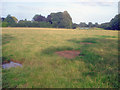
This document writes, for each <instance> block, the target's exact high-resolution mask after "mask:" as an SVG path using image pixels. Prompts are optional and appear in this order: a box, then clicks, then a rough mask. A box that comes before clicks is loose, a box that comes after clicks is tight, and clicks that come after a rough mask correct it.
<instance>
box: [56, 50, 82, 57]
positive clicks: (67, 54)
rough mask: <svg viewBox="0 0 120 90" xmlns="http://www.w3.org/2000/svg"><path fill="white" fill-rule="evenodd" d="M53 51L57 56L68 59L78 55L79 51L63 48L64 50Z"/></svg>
mask: <svg viewBox="0 0 120 90" xmlns="http://www.w3.org/2000/svg"><path fill="white" fill-rule="evenodd" d="M55 53H56V54H58V55H59V56H62V57H65V58H68V59H73V58H75V57H77V56H79V54H80V51H76V50H65V51H57V52H55Z"/></svg>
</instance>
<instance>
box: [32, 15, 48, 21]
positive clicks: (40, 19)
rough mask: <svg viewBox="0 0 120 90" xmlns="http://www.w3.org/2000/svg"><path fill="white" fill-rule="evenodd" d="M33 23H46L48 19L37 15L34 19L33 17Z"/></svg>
mask: <svg viewBox="0 0 120 90" xmlns="http://www.w3.org/2000/svg"><path fill="white" fill-rule="evenodd" d="M33 21H37V22H43V21H44V22H45V21H46V18H45V17H44V16H42V15H38V14H37V15H35V16H34V17H33Z"/></svg>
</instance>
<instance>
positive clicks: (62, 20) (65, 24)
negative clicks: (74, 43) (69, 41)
mask: <svg viewBox="0 0 120 90" xmlns="http://www.w3.org/2000/svg"><path fill="white" fill-rule="evenodd" d="M48 17H49V19H48V20H49V22H51V23H52V24H53V26H54V27H58V28H72V18H71V17H70V15H69V13H68V12H67V11H64V12H58V13H51V14H50V16H48Z"/></svg>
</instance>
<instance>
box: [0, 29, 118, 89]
mask: <svg viewBox="0 0 120 90" xmlns="http://www.w3.org/2000/svg"><path fill="white" fill-rule="evenodd" d="M2 37H3V38H2V40H3V41H2V42H3V43H2V46H3V47H2V50H3V51H2V52H3V53H2V55H3V58H5V59H6V60H10V59H14V60H16V61H20V62H22V65H23V66H22V67H16V68H10V69H3V88H8V87H11V88H53V87H54V88H102V87H104V88H108V87H111V88H113V87H118V82H117V81H118V31H110V30H73V29H52V28H51V29H50V28H3V29H2ZM80 42H91V43H93V44H88V45H87V44H86V45H84V44H80ZM63 50H79V51H80V52H81V53H80V54H84V56H77V57H76V58H74V59H67V58H64V57H60V56H59V55H57V54H55V52H56V51H63Z"/></svg>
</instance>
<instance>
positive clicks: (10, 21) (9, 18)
mask: <svg viewBox="0 0 120 90" xmlns="http://www.w3.org/2000/svg"><path fill="white" fill-rule="evenodd" d="M4 22H7V23H8V26H15V24H16V20H15V17H14V16H11V15H8V16H7V17H6V18H5V20H4Z"/></svg>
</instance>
